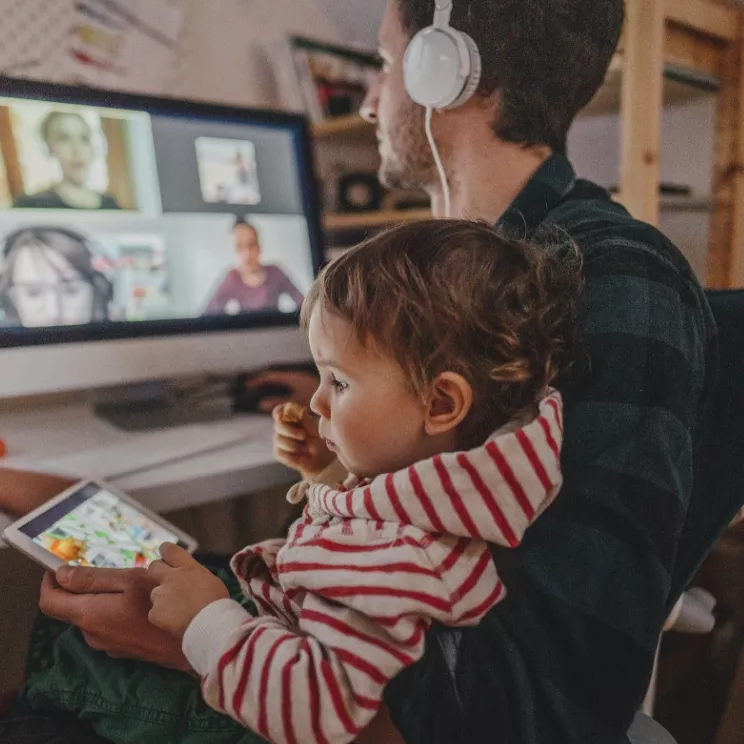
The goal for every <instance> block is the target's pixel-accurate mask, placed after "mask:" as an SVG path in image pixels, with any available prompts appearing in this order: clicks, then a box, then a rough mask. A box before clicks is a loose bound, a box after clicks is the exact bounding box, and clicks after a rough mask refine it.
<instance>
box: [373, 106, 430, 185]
mask: <svg viewBox="0 0 744 744" xmlns="http://www.w3.org/2000/svg"><path fill="white" fill-rule="evenodd" d="M424 115H425V112H424V109H423V108H421V107H420V106H416V105H413V104H412V105H410V106H406V108H405V109H404V110H401V111H399V114H398V116H396V117H395V120H394V121H392V122H391V126H390V127H389V129H388V131H387V133H386V139H387V143H386V147H385V150H384V151H381V153H380V154H381V157H382V163H381V164H380V171H379V178H380V183H381V184H382V185H383V186H385V187H386V188H390V189H406V190H416V191H427V190H429V187H430V186H431V185H432V183H433V182H434V180H435V177H436V168H435V165H434V159H433V157H432V153H431V149H430V147H429V143H428V141H427V139H426V132H425V129H424Z"/></svg>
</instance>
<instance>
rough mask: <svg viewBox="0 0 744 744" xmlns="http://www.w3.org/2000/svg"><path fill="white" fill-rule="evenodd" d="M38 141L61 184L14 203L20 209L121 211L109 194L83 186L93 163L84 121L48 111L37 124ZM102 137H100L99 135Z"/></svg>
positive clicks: (66, 113)
mask: <svg viewBox="0 0 744 744" xmlns="http://www.w3.org/2000/svg"><path fill="white" fill-rule="evenodd" d="M40 131H41V139H42V140H43V141H44V143H45V144H46V146H47V148H48V151H49V155H50V157H52V158H54V159H55V160H56V161H57V162H58V163H59V167H60V170H61V171H62V180H61V181H59V183H56V184H54V185H53V186H51V187H50V188H48V189H45V190H44V191H39V192H37V193H36V194H25V195H23V196H20V197H18V198H17V199H16V200H15V204H14V206H16V207H19V208H22V209H121V207H120V206H119V204H118V203H117V201H116V199H114V197H113V196H111V195H110V194H100V193H99V192H97V191H94V190H93V189H91V188H89V187H88V186H87V182H88V176H89V174H90V169H91V166H92V165H93V161H94V160H95V157H96V154H95V148H94V145H93V132H92V131H91V128H90V125H89V124H88V122H87V121H85V119H84V118H83V117H82V116H81V115H80V114H77V113H74V112H71V111H52V112H51V113H49V114H47V115H46V116H45V117H44V119H43V121H42V122H41V128H40ZM100 136H101V137H103V133H101V135H100Z"/></svg>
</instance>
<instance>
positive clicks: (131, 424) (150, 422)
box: [90, 381, 235, 431]
mask: <svg viewBox="0 0 744 744" xmlns="http://www.w3.org/2000/svg"><path fill="white" fill-rule="evenodd" d="M90 405H91V407H92V408H93V410H94V411H95V413H96V415H97V416H98V417H99V418H102V419H104V420H105V421H108V422H109V423H110V424H112V425H113V426H115V427H116V428H117V429H122V430H124V431H151V430H156V429H170V428H173V427H177V426H187V425H188V424H206V423H213V422H216V421H225V420H227V419H229V418H232V417H233V416H234V415H235V414H234V411H233V396H232V394H231V391H230V390H229V387H228V385H227V384H225V382H224V381H223V382H222V383H220V382H215V381H213V382H212V383H204V382H202V383H200V384H199V385H198V386H192V389H191V390H188V389H186V390H185V389H184V387H183V385H175V384H173V383H170V382H165V381H158V382H152V383H143V384H136V385H127V386H123V387H117V388H107V389H103V390H97V391H95V392H92V393H91V394H90Z"/></svg>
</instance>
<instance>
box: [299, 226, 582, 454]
mask: <svg viewBox="0 0 744 744" xmlns="http://www.w3.org/2000/svg"><path fill="white" fill-rule="evenodd" d="M581 284H582V280H581V259H580V255H579V252H578V249H577V248H576V246H575V244H574V243H573V242H571V240H570V239H568V238H565V237H563V236H561V237H557V236H556V234H544V235H543V236H542V237H540V236H536V237H535V238H534V239H533V241H531V242H526V241H521V240H515V239H512V238H509V237H506V236H505V235H504V234H502V233H501V232H499V231H498V230H497V229H495V228H494V227H492V226H491V225H488V224H485V223H480V222H469V221H465V220H425V221H422V222H416V223H411V224H408V225H404V226H401V227H396V228H393V229H391V230H388V231H386V232H383V233H381V234H378V235H376V236H375V237H373V238H371V239H369V240H367V241H365V242H364V243H362V244H360V245H358V246H356V247H355V248H352V249H351V250H349V251H348V252H346V253H344V254H343V255H342V256H341V257H340V258H338V259H337V260H336V261H334V262H333V263H331V264H330V265H328V266H327V267H326V268H325V269H324V270H323V272H322V273H321V274H320V276H319V277H318V279H317V280H316V281H315V283H314V285H313V286H312V288H311V289H310V291H309V293H308V295H307V297H306V299H305V302H304V304H303V307H302V325H303V327H304V328H307V326H308V324H309V320H310V316H311V314H312V311H313V308H315V306H316V305H317V304H318V303H320V306H321V307H322V308H323V309H324V310H326V311H328V312H332V313H335V314H336V315H338V316H340V317H341V318H343V319H344V320H346V321H348V322H349V323H350V324H351V325H352V327H353V328H354V330H355V331H356V334H357V337H358V338H359V341H360V343H362V344H369V343H373V344H374V345H375V348H376V349H378V350H379V351H380V353H383V354H388V355H389V356H391V357H392V358H393V359H395V360H396V361H397V363H398V364H400V366H401V367H402V368H403V369H404V370H405V372H406V373H407V375H408V376H409V378H410V381H411V386H412V389H413V391H414V392H415V393H416V394H417V395H424V394H425V392H426V390H427V389H428V387H429V385H430V384H431V383H432V382H433V381H434V380H435V379H436V377H437V376H438V375H439V374H441V373H442V372H446V371H449V372H456V373H458V374H460V375H462V376H463V377H464V378H465V379H466V380H467V381H468V382H469V383H470V385H471V387H472V389H473V408H472V410H471V412H470V414H469V416H468V417H467V419H466V421H465V422H464V424H463V427H462V429H461V434H462V440H463V441H462V444H463V445H465V446H476V445H477V444H481V443H482V442H484V441H485V440H486V438H487V437H488V435H489V434H490V433H491V432H493V431H494V430H496V429H497V428H498V427H500V426H503V425H504V424H505V423H507V422H508V421H509V420H510V419H512V418H513V417H514V416H515V415H517V414H518V413H520V412H521V411H523V410H525V409H527V408H529V407H530V406H532V405H534V404H535V403H536V402H537V401H538V400H539V398H540V397H541V396H542V394H543V393H544V391H545V389H546V387H547V386H548V385H550V384H551V383H552V382H553V381H554V380H555V378H556V377H557V376H558V375H559V374H560V373H561V372H563V371H564V370H565V369H566V368H567V366H568V365H569V364H570V361H571V357H572V354H573V350H574V346H575V341H576V315H577V312H578V297H579V292H580V289H581Z"/></svg>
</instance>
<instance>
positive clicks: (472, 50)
mask: <svg viewBox="0 0 744 744" xmlns="http://www.w3.org/2000/svg"><path fill="white" fill-rule="evenodd" d="M455 33H457V34H459V35H460V38H461V39H462V40H463V42H464V43H465V46H466V48H467V51H468V55H469V56H470V67H469V69H470V73H469V74H468V77H467V80H466V81H465V86H464V87H463V89H462V93H460V95H459V96H458V97H457V98H456V99H455V100H454V101H453V102H452V103H451V104H450V105H449V106H448V107H447V108H456V107H457V106H462V105H463V103H465V102H466V101H468V100H470V99H471V98H472V97H473V96H474V95H475V93H476V91H477V90H478V86H479V85H480V82H481V76H482V75H483V61H482V60H481V55H480V50H479V49H478V45H477V44H476V43H475V41H474V40H473V38H472V37H471V36H468V34H466V33H464V32H463V31H456V32H455Z"/></svg>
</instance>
